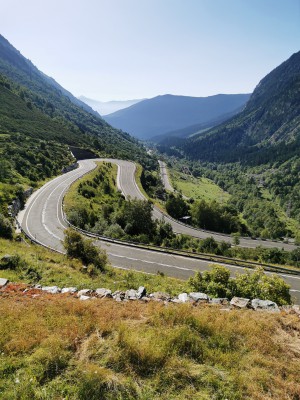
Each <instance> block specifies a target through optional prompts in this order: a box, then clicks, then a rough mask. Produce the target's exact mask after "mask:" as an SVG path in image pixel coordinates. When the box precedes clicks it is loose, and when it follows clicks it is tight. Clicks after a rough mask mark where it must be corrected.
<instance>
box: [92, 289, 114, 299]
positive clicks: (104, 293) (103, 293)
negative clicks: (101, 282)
mask: <svg viewBox="0 0 300 400" xmlns="http://www.w3.org/2000/svg"><path fill="white" fill-rule="evenodd" d="M95 293H96V296H97V297H99V298H100V299H102V298H104V297H110V298H111V297H112V292H111V290H110V289H105V288H100V289H96V292H95Z"/></svg>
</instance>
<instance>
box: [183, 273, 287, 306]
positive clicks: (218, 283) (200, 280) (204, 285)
mask: <svg viewBox="0 0 300 400" xmlns="http://www.w3.org/2000/svg"><path fill="white" fill-rule="evenodd" d="M189 284H190V286H191V288H192V289H193V290H194V291H200V292H204V293H206V294H209V295H210V296H212V297H221V298H222V297H227V298H229V299H231V298H232V297H233V296H239V297H246V298H249V299H255V298H258V299H262V300H271V301H274V302H276V303H277V304H278V305H285V304H290V303H291V296H290V293H289V289H290V286H289V285H288V284H286V283H285V282H284V280H283V279H282V278H280V277H279V276H278V275H267V274H265V273H264V270H263V269H262V268H258V269H256V270H255V271H251V272H250V271H246V272H245V273H242V274H237V275H236V277H235V278H230V271H229V270H228V269H227V268H225V267H222V266H220V265H214V266H213V267H212V269H211V270H209V271H205V272H203V273H201V272H196V274H195V276H194V277H192V278H190V280H189Z"/></svg>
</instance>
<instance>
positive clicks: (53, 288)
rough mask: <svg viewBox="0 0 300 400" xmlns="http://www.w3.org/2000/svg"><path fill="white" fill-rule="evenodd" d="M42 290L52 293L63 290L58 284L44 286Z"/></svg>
mask: <svg viewBox="0 0 300 400" xmlns="http://www.w3.org/2000/svg"><path fill="white" fill-rule="evenodd" d="M42 290H43V291H44V292H47V293H51V294H57V293H60V292H61V289H60V288H59V287H58V286H43V287H42Z"/></svg>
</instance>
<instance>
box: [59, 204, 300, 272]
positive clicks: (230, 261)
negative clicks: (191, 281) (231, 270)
mask: <svg viewBox="0 0 300 400" xmlns="http://www.w3.org/2000/svg"><path fill="white" fill-rule="evenodd" d="M62 215H63V219H64V222H65V223H66V224H67V225H68V226H69V227H71V228H72V229H74V230H76V231H78V232H80V233H82V234H84V235H85V236H88V237H91V238H95V239H98V240H102V241H104V242H109V243H115V244H120V245H123V246H127V247H134V248H139V249H143V250H150V251H155V252H159V253H164V254H175V255H179V256H180V255H181V256H185V257H189V258H194V259H197V260H203V261H211V262H220V263H222V264H227V265H231V266H237V267H242V268H250V269H254V268H257V267H262V268H263V269H264V270H265V271H268V272H276V273H285V274H290V275H300V271H297V270H293V269H289V268H284V267H278V266H275V265H270V264H263V263H259V262H255V261H247V260H240V259H237V258H231V257H225V256H219V255H214V254H206V253H196V252H192V251H188V250H182V249H176V248H172V247H162V246H156V245H149V244H145V243H139V242H134V241H128V240H126V241H125V240H121V239H112V238H109V237H107V236H102V235H97V234H95V233H93V232H89V231H86V230H84V229H81V228H78V227H77V226H75V225H73V224H71V223H70V222H69V220H68V219H67V217H66V215H65V213H64V211H63V210H62Z"/></svg>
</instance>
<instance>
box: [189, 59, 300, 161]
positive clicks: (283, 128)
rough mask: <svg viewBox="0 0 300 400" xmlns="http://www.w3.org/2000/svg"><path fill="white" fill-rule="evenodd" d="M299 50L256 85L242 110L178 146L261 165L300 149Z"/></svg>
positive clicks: (193, 154)
mask: <svg viewBox="0 0 300 400" xmlns="http://www.w3.org/2000/svg"><path fill="white" fill-rule="evenodd" d="M299 96H300V52H298V53H296V54H294V55H292V56H291V57H290V58H289V59H288V60H287V61H285V62H284V63H283V64H281V65H280V66H279V67H277V68H276V69H275V70H273V71H272V72H271V73H270V74H268V75H267V76H266V77H265V78H264V79H262V81H261V82H260V83H259V84H258V86H257V87H256V89H255V91H254V92H253V95H252V96H251V98H250V100H249V102H248V103H247V105H246V107H245V109H244V111H243V112H241V113H240V114H238V115H237V116H236V117H233V118H232V119H231V120H230V121H229V122H226V123H224V124H222V125H220V126H218V127H217V128H215V129H212V130H210V131H208V132H207V133H206V134H201V135H196V136H194V137H192V138H190V139H188V140H187V141H185V142H184V144H183V145H182V146H181V150H182V151H183V152H184V154H186V155H187V156H188V157H189V158H192V159H198V160H205V161H217V162H235V161H240V162H241V163H243V164H251V165H257V164H265V163H266V162H277V161H279V162H283V161H286V160H289V159H290V158H291V157H293V156H295V155H299V150H300V101H299Z"/></svg>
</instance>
